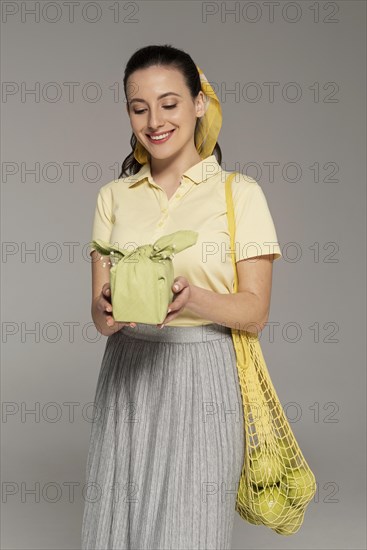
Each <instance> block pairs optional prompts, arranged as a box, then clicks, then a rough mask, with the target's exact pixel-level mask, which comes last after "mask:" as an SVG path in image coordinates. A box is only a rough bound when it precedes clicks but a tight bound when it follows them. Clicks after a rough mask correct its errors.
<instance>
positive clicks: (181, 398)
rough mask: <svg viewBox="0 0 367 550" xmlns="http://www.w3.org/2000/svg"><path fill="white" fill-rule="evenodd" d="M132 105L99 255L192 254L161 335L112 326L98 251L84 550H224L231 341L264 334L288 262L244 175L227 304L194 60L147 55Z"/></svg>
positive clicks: (130, 70)
mask: <svg viewBox="0 0 367 550" xmlns="http://www.w3.org/2000/svg"><path fill="white" fill-rule="evenodd" d="M124 89H125V95H126V99H127V106H126V107H127V114H128V117H129V121H130V124H131V128H132V130H133V134H132V137H131V141H130V144H131V146H132V152H131V153H130V154H129V155H128V157H126V159H125V160H124V162H123V164H122V169H121V173H120V177H119V178H118V180H114V181H111V182H108V183H106V184H105V185H103V186H102V187H101V188H100V190H99V192H98V197H97V203H96V209H95V215H94V223H93V231H92V239H91V241H93V240H98V239H100V240H104V241H107V242H112V243H115V244H117V245H118V246H120V247H125V246H131V245H135V246H140V245H144V244H147V243H153V242H154V241H156V240H157V239H158V238H159V237H161V236H162V235H165V234H169V233H172V232H174V231H177V230H180V229H190V230H194V231H196V232H197V233H198V240H197V242H196V244H195V245H194V246H191V247H190V248H188V249H187V250H184V251H182V252H181V253H180V254H178V255H177V257H176V256H175V257H174V258H173V260H172V263H173V266H174V272H175V279H174V285H172V292H173V294H174V299H173V301H172V302H171V304H169V311H167V315H166V317H165V319H164V320H163V323H161V324H160V325H158V326H157V325H150V324H147V323H138V324H135V323H134V322H133V321H134V320H133V319H130V320H126V322H121V321H120V322H119V321H117V320H115V319H114V317H113V304H111V298H110V296H111V295H110V274H109V270H110V265H109V258H108V257H106V256H101V255H100V254H99V253H98V252H97V251H96V250H95V249H93V247H91V252H90V253H91V257H92V318H93V321H94V323H95V325H96V327H97V329H98V330H99V332H100V333H101V334H103V335H105V336H107V337H108V338H107V343H106V348H105V353H104V355H103V360H102V365H101V369H100V373H99V377H98V381H97V387H96V392H95V404H96V408H97V410H98V411H102V413H103V414H99V415H98V418H97V420H96V421H95V422H94V423H93V425H92V428H91V435H90V446H89V453H88V460H87V468H86V481H87V484H88V486H90V487H91V488H93V490H92V494H91V495H87V499H86V502H85V508H84V515H83V526H82V546H81V547H82V549H83V550H86V549H99V550H103V549H106V550H107V549H112V548H113V549H117V548H118V549H141V550H143V549H144V550H146V549H155V550H158V549H159V550H161V549H185V550H190V549H192V550H194V549H195V550H199V549H203V550H204V549H205V550H208V549H219V548H220V549H223V550H225V549H228V548H230V547H231V537H232V528H233V523H234V515H235V503H236V495H237V490H238V484H239V480H240V475H241V470H242V466H243V460H244V450H245V449H244V445H245V437H244V425H243V414H242V400H241V399H242V398H241V393H240V386H239V380H238V373H237V366H236V354H235V350H234V345H233V340H232V336H231V327H238V326H239V325H240V326H246V325H249V324H252V325H253V326H256V327H258V328H259V329H260V330H261V328H262V327H263V325H264V323H265V322H266V320H267V316H268V310H269V304H270V290H271V278H272V264H273V260H274V259H277V258H280V257H281V251H280V247H279V243H278V240H277V235H276V231H275V227H274V224H273V220H272V217H271V214H270V211H269V208H268V205H267V201H266V198H265V195H264V193H263V191H262V189H261V187H260V185H259V184H258V183H257V182H256V181H255V180H254V179H252V178H250V177H249V176H245V175H242V174H239V178H235V179H234V181H233V182H232V189H233V200H234V210H235V218H236V244H237V245H238V249H237V263H238V279H239V292H238V293H237V294H232V293H231V291H232V288H233V281H234V274H233V266H232V261H231V255H230V254H229V244H230V235H229V229H228V223H227V209H226V199H225V188H224V182H225V179H226V177H227V176H228V175H229V174H230V172H226V171H225V170H223V169H222V167H221V165H220V163H221V158H222V155H221V150H220V147H219V144H218V143H217V138H218V135H219V132H220V128H221V124H222V111H221V107H220V103H219V100H218V98H217V96H216V94H215V93H214V90H213V88H212V87H211V86H210V84H209V82H208V81H207V79H206V77H205V75H204V73H203V72H202V71H201V69H200V68H199V67H198V66H197V65H195V63H194V62H193V60H192V58H191V57H190V56H189V55H188V54H187V53H186V52H183V51H182V50H178V49H176V48H173V47H172V46H168V45H164V46H158V45H153V46H147V47H144V48H141V49H140V50H138V51H136V52H135V53H134V54H133V55H132V57H131V58H130V59H129V61H128V63H127V66H126V69H125V75H124ZM101 260H102V261H101ZM176 285H177V288H176ZM130 323H131V326H130ZM160 329H162V330H160ZM130 405H131V407H132V409H131V412H132V414H133V416H132V417H131V416H130V414H129V413H130ZM126 407H128V409H127V410H126ZM228 411H230V414H228Z"/></svg>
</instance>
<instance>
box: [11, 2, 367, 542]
mask: <svg viewBox="0 0 367 550" xmlns="http://www.w3.org/2000/svg"><path fill="white" fill-rule="evenodd" d="M24 4H25V5H26V7H27V9H31V8H34V5H35V3H34V2H25V3H24ZM46 4H48V3H47V2H41V3H40V5H41V7H42V9H44V12H42V11H41V13H40V18H39V21H35V17H34V16H31V15H28V16H25V15H23V16H22V15H21V11H18V12H17V13H14V14H13V15H9V16H8V17H7V18H6V17H5V16H4V12H3V22H2V59H1V61H2V69H1V77H2V80H3V83H4V82H6V83H7V85H6V86H7V87H6V89H7V90H8V91H9V90H10V92H11V93H10V94H9V95H7V96H5V95H3V100H2V104H1V110H2V117H3V118H2V132H3V140H2V149H1V155H2V168H3V175H2V198H3V202H2V204H3V208H2V237H3V266H2V267H3V279H2V331H3V337H2V343H3V369H2V390H3V391H2V400H3V411H2V458H3V461H2V464H3V471H2V489H3V505H2V508H3V510H2V512H3V521H2V546H3V548H17V549H20V548H55V549H56V548H57V549H61V548H73V549H75V548H78V547H79V544H80V530H81V521H82V512H83V496H82V487H83V484H84V474H85V464H86V457H87V450H88V441H89V432H90V426H91V424H90V419H91V416H92V410H91V409H90V408H88V404H90V403H91V402H92V401H93V398H94V391H95V386H96V381H97V376H98V372H99V368H100V363H101V359H102V355H103V351H104V346H105V343H106V339H105V337H102V336H100V335H98V333H97V334H96V332H95V330H93V326H92V325H91V317H90V301H91V266H90V263H89V261H88V256H87V249H86V245H87V243H88V241H89V239H90V237H91V228H92V220H93V214H94V208H95V201H96V196H97V192H98V189H99V188H100V187H101V186H102V185H104V184H105V183H107V182H109V181H111V180H112V179H113V178H114V177H115V176H116V175H118V174H117V170H119V169H120V165H121V162H122V161H123V159H124V158H125V157H126V156H127V155H128V154H129V153H130V145H129V140H130V135H131V128H130V124H129V120H128V117H127V115H126V112H125V103H124V98H123V88H122V77H123V69H124V66H125V63H126V62H127V60H128V58H129V57H130V55H132V53H133V52H134V51H135V50H136V49H138V48H140V47H142V46H145V45H148V44H156V43H158V44H165V43H168V44H172V45H173V46H176V47H178V48H182V49H184V50H186V51H187V52H188V53H189V54H190V55H191V56H192V57H193V59H194V61H195V62H196V63H197V64H198V65H199V66H200V67H201V69H202V70H203V71H204V73H205V74H206V76H207V78H208V79H209V80H210V81H211V82H212V83H213V84H214V83H215V84H216V85H217V86H219V88H218V89H217V90H218V96H219V98H220V100H221V102H222V108H223V127H222V130H221V133H220V136H219V143H220V145H221V147H222V152H223V163H222V165H223V168H225V169H229V170H241V171H243V172H244V173H245V172H247V173H248V174H249V175H251V176H252V177H255V179H257V181H258V182H259V183H260V185H261V186H262V188H263V190H264V192H265V194H266V197H267V199H268V203H269V206H270V210H271V212H272V215H273V219H274V222H275V226H276V229H277V232H278V237H279V241H280V243H281V246H282V251H283V259H282V260H277V262H276V263H275V264H274V275H273V290H272V303H271V312H270V319H269V322H271V323H277V325H276V327H275V331H274V338H273V339H272V338H271V337H270V333H269V330H268V328H265V329H264V331H263V333H262V335H261V343H262V348H263V352H264V356H265V358H266V360H267V364H268V368H269V371H270V373H271V376H272V380H273V383H274V386H275V388H276V389H277V392H278V395H279V398H280V399H281V401H282V404H283V406H284V407H285V410H286V412H287V416H288V419H289V420H290V421H291V426H292V429H293V431H294V433H295V435H296V438H297V441H298V443H299V445H300V447H301V449H302V451H303V454H304V456H305V458H306V460H307V461H308V463H309V465H310V467H311V469H312V470H313V472H314V473H315V476H316V478H317V481H318V492H317V494H316V496H315V498H314V500H313V501H312V502H311V504H310V505H309V507H308V509H307V511H306V515H305V520H304V524H303V526H302V528H301V530H300V531H299V532H298V533H297V534H296V535H293V536H292V537H281V536H279V535H276V534H275V533H274V532H273V531H271V530H270V529H267V528H265V527H262V526H253V525H251V524H249V523H245V522H244V521H243V520H242V519H241V518H240V517H239V516H238V515H237V514H236V518H235V526H234V533H233V548H238V549H240V548H244V549H245V548H246V549H250V548H251V549H253V548H292V549H294V548H299V549H309V548H317V549H321V548H330V549H331V548H333V549H339V548H340V549H345V548H350V549H352V548H353V549H354V548H366V539H365V514H366V506H365V504H366V501H365V487H366V486H365V481H366V480H365V469H366V468H365V465H366V461H365V449H366V440H365V428H366V426H365V418H366V394H365V386H366V384H365V381H366V380H365V370H366V356H365V334H366V323H365V284H364V283H365V274H366V273H365V252H364V251H365V244H366V242H365V234H366V233H365V232H366V227H365V198H366V192H365V189H366V173H365V149H366V139H365V128H366V118H365V115H366V113H365V94H366V84H365V82H366V80H365V77H366V73H365V61H366V59H365V57H366V56H365V21H366V17H365V16H366V4H365V2H363V1H361V2H359V1H355V2H354V1H351V2H344V1H339V2H319V3H318V14H317V12H315V4H316V3H314V2H308V1H302V2H300V1H298V2H294V3H292V5H291V4H290V3H289V2H283V1H281V2H280V5H279V6H276V7H275V8H274V20H273V21H271V18H270V17H269V8H268V7H267V6H266V3H265V2H261V1H259V2H256V4H257V17H258V20H257V21H256V20H255V19H256V13H255V7H254V5H252V7H251V6H249V5H248V3H247V2H238V3H237V8H238V9H239V11H238V12H237V13H238V16H239V17H238V19H237V21H236V16H235V15H230V14H229V10H230V9H231V8H232V9H233V7H234V6H235V3H234V2H223V3H218V4H216V3H213V2H210V3H207V4H205V3H202V2H196V1H192V2H185V3H179V2H155V1H152V2H130V3H129V4H128V3H123V2H120V3H119V5H120V16H119V19H120V20H119V21H116V22H114V20H113V17H114V15H113V13H114V12H113V11H111V6H112V5H113V4H114V5H116V2H115V3H113V2H112V1H111V2H109V1H103V2H97V3H95V4H97V5H98V7H99V9H100V18H99V20H98V21H96V22H94V23H93V22H92V19H93V18H94V17H95V15H96V13H97V12H96V9H95V7H93V6H92V5H89V8H88V6H86V4H87V3H86V2H83V1H82V2H79V3H78V5H76V6H75V16H74V21H69V13H68V11H67V7H66V6H65V5H63V3H62V2H56V3H53V4H54V5H55V4H57V5H58V7H59V16H60V17H59V20H58V21H57V20H56V21H54V22H52V20H54V19H55V17H56V16H57V12H56V9H55V6H54V7H52V6H51V5H49V8H48V9H47V10H46V9H45V6H46ZM8 5H11V6H13V7H10V8H9V7H8V8H7V9H13V8H14V10H16V8H17V7H19V10H20V3H19V4H17V3H15V2H10V3H8ZM246 5H247V8H248V12H247V18H246V11H245V10H246ZM4 6H5V4H4V5H3V10H4ZM216 7H217V9H218V12H217V13H214V14H212V15H210V16H208V17H207V18H206V17H205V10H206V9H208V8H210V9H212V10H214V11H215V8H216ZM82 8H83V9H86V11H85V12H84V15H83V14H82ZM221 9H222V10H223V12H222V14H221ZM296 9H297V10H298V20H297V12H296ZM282 12H283V13H282ZM129 14H131V15H129ZM124 19H125V20H124ZM249 19H252V20H253V22H250V21H249ZM291 20H293V22H291ZM67 82H77V83H80V85H79V86H77V87H76V88H75V99H74V101H71V100H70V98H69V96H68V87H67V85H66V84H65V83H67ZM90 82H94V83H97V84H98V86H99V88H100V90H101V92H102V96H101V98H100V99H99V100H97V101H88V100H87V98H88V97H89V99H90V100H91V99H93V93H94V90H93V89H92V88H91V87H89V90H88V89H86V88H85V85H86V84H87V83H90ZM251 82H252V83H256V85H257V89H258V93H260V95H259V96H258V99H257V100H256V101H251V98H253V97H254V90H255V88H254V87H253V86H252V87H250V88H248V91H247V95H246V85H248V83H251ZM269 82H273V83H278V85H277V86H275V95H274V100H273V101H272V100H271V99H270V98H269V93H268V92H269V88H268V85H266V84H265V83H269ZM50 83H57V86H58V87H59V90H60V91H61V96H60V97H59V99H58V100H56V101H53V99H52V98H54V97H55V96H54V93H55V90H56V88H55V87H52V86H51V85H50ZM116 83H119V84H118V85H119V87H120V98H119V99H118V98H114V95H113V92H112V89H113V88H115V89H117V84H116ZM289 83H296V84H297V87H298V91H299V92H300V93H301V97H300V98H299V100H298V101H292V98H293V97H294V91H295V88H294V87H292V86H290V85H289ZM330 83H333V84H330ZM22 85H23V86H26V88H27V89H34V88H35V87H36V86H37V85H39V86H40V95H39V97H38V98H37V99H35V97H34V96H33V95H26V96H24V95H23V96H22V93H21V87H22ZM236 87H237V89H238V90H240V91H241V90H242V91H243V95H242V96H241V95H239V96H235V95H233V94H230V93H228V94H227V95H226V93H225V91H226V90H227V91H229V90H233V89H236ZM82 89H84V93H82ZM317 89H318V90H319V93H318V95H316V90H317ZM88 91H89V95H88ZM70 162H74V163H77V164H78V165H77V166H76V167H75V174H74V177H71V176H70V174H69V172H68V168H67V164H66V163H70ZM269 162H275V163H278V165H277V166H276V167H275V172H274V177H273V178H272V177H271V175H270V174H269V170H268V167H267V166H268V165H267V164H266V163H269ZM36 163H39V168H38V174H37V173H36V175H35V174H32V173H30V172H26V171H27V170H32V169H34V167H35V166H36ZM48 163H51V165H50V166H49V167H48ZM88 163H95V165H96V166H98V167H99V169H100V172H99V174H97V172H96V170H95V169H92V168H91V167H90V168H89V169H88ZM288 163H295V164H296V165H297V166H298V171H299V172H298V178H296V170H295V169H294V168H292V166H290V167H288V172H287V170H286V168H287V164H288ZM327 163H331V164H330V165H328V164H327ZM52 166H53V167H52ZM55 166H58V169H59V171H57V170H56V169H55V168H54V167H55ZM317 167H318V170H319V172H318V176H317V175H316V170H317ZM292 179H293V180H295V181H291V180H292ZM331 179H333V180H334V181H330V180H331ZM70 243H74V245H73V246H74V248H73V249H72V248H71V244H70ZM26 250H28V252H29V251H35V253H32V252H30V253H28V254H26V253H25V251H26ZM72 250H73V254H72V253H71V251H72ZM72 327H74V329H73V330H72ZM32 331H34V332H32ZM67 403H74V406H75V409H74V416H73V415H71V414H70V411H71V407H72V405H67ZM72 484H74V488H75V489H74V494H73V491H72V489H71V488H70V487H72ZM32 491H34V493H33V494H32Z"/></svg>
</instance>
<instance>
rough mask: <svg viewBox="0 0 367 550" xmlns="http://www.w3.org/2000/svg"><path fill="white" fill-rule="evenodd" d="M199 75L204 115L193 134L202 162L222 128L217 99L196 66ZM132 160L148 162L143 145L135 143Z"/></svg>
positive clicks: (219, 106)
mask: <svg viewBox="0 0 367 550" xmlns="http://www.w3.org/2000/svg"><path fill="white" fill-rule="evenodd" d="M196 68H197V70H198V72H199V75H200V80H201V90H202V92H203V93H204V95H205V114H204V115H203V116H202V117H201V119H200V122H199V124H198V127H197V130H196V133H195V144H196V149H197V151H198V153H199V155H200V157H201V158H202V159H203V160H204V159H205V158H207V157H208V156H210V155H211V154H212V153H213V150H214V147H215V144H216V143H217V141H218V135H219V132H220V129H221V127H222V109H221V105H220V103H219V99H218V97H217V95H216V93H215V92H214V90H213V88H212V86H211V85H210V83H209V81H208V79H207V78H206V76H205V74H204V73H203V71H202V70H201V69H200V67H198V65H196ZM134 158H135V159H136V160H137V161H138V162H139V163H140V164H145V163H146V162H148V160H149V153H148V152H147V150H146V149H145V147H143V145H142V144H141V143H140V142H139V141H137V143H136V147H135V149H134Z"/></svg>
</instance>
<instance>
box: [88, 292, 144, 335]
mask: <svg viewBox="0 0 367 550" xmlns="http://www.w3.org/2000/svg"><path fill="white" fill-rule="evenodd" d="M95 308H96V310H97V311H99V312H101V313H102V315H103V317H104V319H105V323H106V326H107V327H108V328H109V329H112V330H104V329H105V327H100V329H101V330H100V332H101V333H102V334H104V335H105V336H108V335H110V334H113V333H115V332H118V331H119V330H121V329H122V328H123V327H125V326H126V325H130V326H131V327H136V323H124V322H118V321H115V319H114V318H113V313H112V305H111V287H110V283H105V284H104V285H103V287H102V291H101V294H100V295H99V296H98V298H97V300H96V304H95Z"/></svg>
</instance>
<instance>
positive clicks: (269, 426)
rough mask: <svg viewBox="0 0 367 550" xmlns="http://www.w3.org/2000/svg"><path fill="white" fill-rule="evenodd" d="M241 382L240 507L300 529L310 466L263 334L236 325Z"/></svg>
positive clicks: (311, 482) (247, 516) (265, 520)
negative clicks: (242, 449)
mask: <svg viewBox="0 0 367 550" xmlns="http://www.w3.org/2000/svg"><path fill="white" fill-rule="evenodd" d="M234 175H235V173H232V174H231V175H230V176H229V177H228V178H227V181H226V189H225V193H226V200H227V214H228V225H229V232H230V236H231V255H232V262H233V266H234V274H235V276H234V292H237V288H238V277H237V269H236V264H235V246H234V236H235V222H234V212H233V200H232V193H231V187H230V186H231V179H232V177H234ZM231 331H232V340H233V344H234V347H235V350H236V357H237V371H238V379H239V383H240V388H241V396H242V405H243V415H244V426H245V444H246V446H245V459H244V464H243V468H242V472H241V477H240V480H239V488H238V493H237V500H236V511H237V512H238V513H239V515H240V516H241V517H242V518H243V519H244V520H246V521H248V522H250V523H253V524H255V525H260V524H262V525H265V526H267V527H269V528H271V529H273V530H274V531H275V532H276V533H278V534H280V535H292V534H294V533H296V532H297V531H298V530H299V529H300V527H301V525H302V523H303V519H304V514H305V510H306V507H307V505H308V503H309V502H310V501H311V499H312V498H313V496H314V494H315V492H316V480H315V476H314V474H313V473H312V471H311V469H310V468H309V466H308V464H307V462H306V460H305V458H304V456H303V454H302V452H301V449H300V448H299V446H298V444H297V441H296V438H295V437H294V434H293V432H292V429H291V427H290V425H289V422H288V419H287V417H286V415H285V413H284V411H283V408H282V405H281V403H280V400H279V398H278V396H277V393H276V391H275V388H274V386H273V383H272V381H271V378H270V375H269V372H268V369H267V366H266V363H265V359H264V356H263V353H262V350H261V346H260V342H259V339H258V335H257V334H255V333H251V332H247V331H244V330H238V329H234V328H232V329H231Z"/></svg>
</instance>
